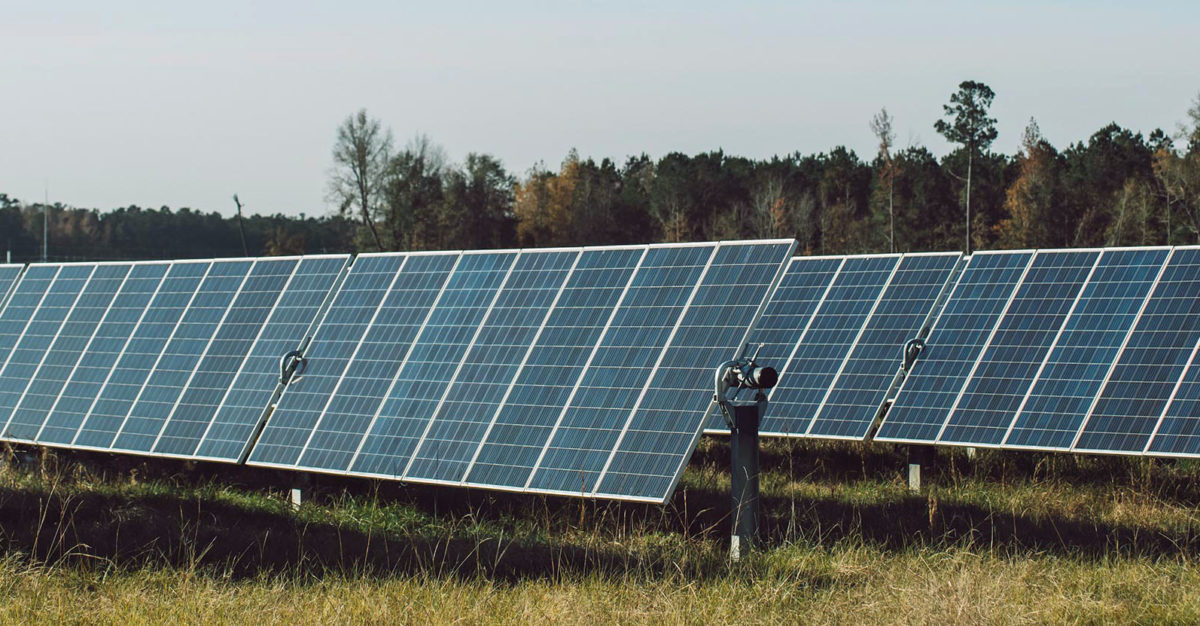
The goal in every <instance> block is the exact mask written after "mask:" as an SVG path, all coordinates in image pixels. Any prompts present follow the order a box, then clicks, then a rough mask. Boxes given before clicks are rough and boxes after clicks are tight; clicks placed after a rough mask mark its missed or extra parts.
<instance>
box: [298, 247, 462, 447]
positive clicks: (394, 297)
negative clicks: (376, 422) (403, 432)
mask: <svg viewBox="0 0 1200 626" xmlns="http://www.w3.org/2000/svg"><path fill="white" fill-rule="evenodd" d="M465 262H466V261H464V260H460V257H459V255H434V256H429V255H420V256H413V257H410V258H409V259H408V262H407V263H405V264H404V267H403V268H401V269H400V273H399V275H397V277H396V280H395V282H394V283H393V284H392V286H391V289H390V290H389V291H388V295H387V297H386V298H384V301H383V305H382V306H381V307H380V308H379V313H378V315H377V316H376V318H375V320H374V322H373V323H372V324H371V326H370V328H369V329H368V330H367V333H366V335H365V337H364V339H363V342H362V345H361V346H360V347H359V349H358V351H357V352H356V353H355V355H354V358H353V359H352V360H351V361H350V365H349V366H348V367H347V368H346V373H345V374H344V375H343V376H342V380H341V381H339V383H338V387H337V389H336V390H335V391H334V393H333V396H332V397H331V398H330V400H329V404H328V407H327V408H326V409H325V412H324V413H323V414H322V415H321V420H320V421H319V422H318V423H317V427H316V429H315V431H314V432H313V435H312V437H311V439H310V440H309V443H308V446H307V447H306V449H305V451H304V454H303V455H302V456H301V458H300V465H302V466H305V467H312V468H318V469H327V470H338V471H345V470H346V469H347V468H348V467H349V466H350V460H351V458H353V456H354V451H355V450H356V449H358V446H359V443H360V442H361V441H362V439H363V435H364V434H365V433H366V432H367V430H368V429H369V427H370V425H371V420H372V419H374V417H375V415H376V414H378V412H379V410H380V408H381V407H382V405H383V402H384V399H385V398H387V396H388V390H389V389H390V388H391V386H392V384H393V383H392V381H394V380H395V379H396V376H397V374H399V373H400V371H401V368H402V367H404V364H405V362H406V361H408V360H409V359H410V355H411V354H412V353H413V349H414V347H413V342H414V341H416V340H417V339H418V338H419V337H421V336H422V335H421V332H422V331H421V328H422V327H423V326H424V324H425V322H426V320H429V319H430V318H431V316H432V315H433V314H434V313H433V311H434V306H435V305H436V304H437V303H438V302H439V297H440V296H441V295H442V294H444V293H446V292H447V291H449V289H451V288H453V287H454V286H455V285H458V286H461V285H462V281H463V279H464V278H463V276H462V275H460V277H459V279H458V281H457V282H453V283H452V282H451V281H454V280H455V279H454V278H451V276H453V274H452V273H451V272H452V271H453V270H454V269H455V267H456V266H462V264H463V263H465ZM467 265H468V266H470V263H467ZM453 295H454V294H451V299H453Z"/></svg>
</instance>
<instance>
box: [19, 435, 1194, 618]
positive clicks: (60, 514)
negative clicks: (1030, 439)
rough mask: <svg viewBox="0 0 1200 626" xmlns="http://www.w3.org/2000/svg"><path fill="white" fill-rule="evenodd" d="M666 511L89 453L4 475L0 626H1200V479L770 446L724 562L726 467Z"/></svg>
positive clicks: (692, 481) (1190, 473)
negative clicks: (741, 540)
mask: <svg viewBox="0 0 1200 626" xmlns="http://www.w3.org/2000/svg"><path fill="white" fill-rule="evenodd" d="M723 444H724V442H722V441H720V440H706V441H704V442H703V443H702V445H701V448H700V450H699V451H698V453H697V454H696V456H695V458H694V459H693V462H692V464H691V466H690V467H689V468H688V471H687V473H686V474H685V476H684V479H683V481H682V483H681V485H680V488H679V491H678V493H677V494H676V496H675V497H674V499H673V500H672V502H671V503H670V504H668V505H667V506H664V507H658V506H646V505H629V504H619V503H605V502H588V501H579V500H572V499H565V498H543V497H535V496H520V495H504V494H497V493H490V492H483V491H468V490H457V489H428V488H419V487H404V486H400V485H397V484H394V483H388V482H372V481H360V480H344V479H335V478H328V477H323V478H318V479H315V482H314V484H313V486H312V489H311V490H310V492H309V495H310V496H311V497H310V499H309V501H308V502H306V504H305V505H304V506H303V507H301V509H300V510H299V511H292V510H291V508H290V507H289V506H288V504H287V501H286V494H287V488H288V487H289V486H290V485H289V484H288V482H287V481H288V480H290V478H291V477H290V475H289V474H285V473H276V472H264V471H257V470H252V469H247V468H236V467H228V466H221V465H207V464H205V465H198V466H190V465H187V464H183V463H177V462H165V461H148V460H139V459H134V458H129V457H115V456H105V455H88V454H70V455H65V454H60V455H55V454H52V453H39V454H40V458H39V459H38V460H37V461H36V462H33V463H30V462H24V463H17V462H16V461H15V460H14V459H12V458H11V457H10V458H8V459H7V460H6V461H5V462H3V463H0V622H5V623H29V622H34V621H38V622H48V621H49V622H65V623H72V622H84V623H94V622H128V623H135V624H136V623H158V622H181V623H214V622H215V623H241V624H245V623H247V622H252V623H263V624H265V623H281V622H282V623H293V624H303V623H311V622H327V623H339V622H347V621H378V622H386V623H392V622H416V623H424V622H465V623H478V622H488V623H493V622H500V623H529V622H546V623H589V624H592V623H626V622H657V623H698V624H699V623H726V622H744V623H777V622H801V623H847V624H859V623H895V622H900V623H933V622H937V623H947V622H951V623H979V622H997V623H1029V622H1033V623H1061V622H1154V623H1160V622H1197V621H1200V574H1198V573H1197V571H1196V568H1195V567H1193V559H1194V557H1195V556H1196V555H1197V554H1198V550H1200V518H1198V516H1197V514H1196V512H1197V503H1200V481H1198V480H1197V478H1200V466H1197V465H1196V464H1195V463H1188V462H1162V461H1158V462H1152V461H1147V460H1144V459H1125V458H1087V457H1074V456H1053V455H1037V454H1018V453H1005V454H997V453H982V454H980V455H979V456H977V457H976V458H974V459H967V457H966V456H965V455H964V454H963V453H961V452H954V453H951V452H948V451H942V452H941V455H940V457H939V459H938V462H937V465H936V467H935V468H933V470H932V471H929V470H927V472H926V485H927V489H926V490H925V491H924V492H922V493H920V494H911V493H909V492H908V490H907V488H906V485H905V483H904V482H903V481H902V475H903V470H904V468H905V463H906V459H905V457H904V456H903V452H902V451H898V450H897V449H895V448H892V447H887V446H861V445H859V446H854V445H830V444H802V443H798V442H778V441H777V442H769V443H768V444H767V445H766V447H765V449H764V454H763V467H764V469H766V470H767V473H766V474H765V475H764V477H763V481H762V482H763V491H764V494H763V495H764V507H763V512H764V519H763V529H764V543H765V545H764V546H763V548H762V549H761V550H758V551H756V552H755V553H753V554H752V555H751V556H750V558H748V559H746V560H744V561H742V562H740V563H730V562H728V560H727V558H726V551H727V544H728V533H729V526H728V509H729V506H728V502H727V497H728V482H729V476H728V472H727V471H726V467H727V463H728V456H727V452H726V450H725V447H724V445H723Z"/></svg>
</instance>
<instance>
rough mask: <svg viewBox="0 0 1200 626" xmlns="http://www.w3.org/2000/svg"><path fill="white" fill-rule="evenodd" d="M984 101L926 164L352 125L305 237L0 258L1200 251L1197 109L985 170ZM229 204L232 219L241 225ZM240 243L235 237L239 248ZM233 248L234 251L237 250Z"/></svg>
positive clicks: (158, 235) (30, 211)
mask: <svg viewBox="0 0 1200 626" xmlns="http://www.w3.org/2000/svg"><path fill="white" fill-rule="evenodd" d="M995 97H996V94H995V93H994V92H993V91H992V89H991V88H990V87H988V86H987V85H985V84H983V83H980V82H976V81H964V82H963V83H961V84H960V85H959V86H958V89H957V90H956V91H955V92H954V93H952V94H951V96H950V98H949V101H948V103H947V104H945V105H943V107H942V112H941V113H942V114H941V115H940V116H938V117H936V119H934V120H932V122H933V123H932V126H933V128H934V129H935V130H936V131H937V132H938V133H939V134H941V135H942V136H944V137H945V138H946V139H947V140H948V141H949V142H950V143H952V144H953V145H954V146H955V149H953V150H952V151H951V152H949V153H948V154H946V155H945V156H943V157H941V158H938V157H936V156H935V155H934V154H933V153H932V152H931V151H930V150H929V149H928V148H926V147H924V146H919V145H918V146H908V147H904V148H899V147H898V146H896V144H895V136H894V132H893V130H892V128H893V123H894V120H893V118H892V117H891V115H890V114H888V112H887V110H886V109H883V110H881V111H880V112H879V114H877V115H876V116H874V118H873V119H871V120H869V121H868V122H867V124H865V126H866V127H867V128H869V129H870V130H871V132H873V133H874V136H875V137H876V139H877V140H878V144H877V145H878V150H877V151H876V153H875V154H873V155H870V156H869V157H867V158H865V159H864V158H863V157H860V156H859V155H857V154H855V152H854V151H852V150H849V149H847V148H845V147H835V148H833V149H832V150H829V151H828V152H823V153H819V154H802V153H801V152H795V153H793V154H789V155H784V156H774V157H771V158H769V159H758V160H755V159H747V158H743V157H739V156H734V155H728V154H725V153H724V152H723V151H720V150H718V151H714V152H707V153H701V154H696V155H687V154H682V153H678V152H673V153H670V154H667V155H665V156H663V157H662V158H659V159H657V160H654V159H651V158H650V157H648V156H647V155H645V154H642V155H639V156H633V157H629V158H627V159H625V161H624V162H623V163H620V164H618V163H617V162H615V161H613V160H610V159H602V160H599V161H597V160H595V159H592V158H582V157H580V156H579V154H578V153H577V152H576V151H574V150H572V151H571V152H570V153H569V154H567V156H566V158H565V159H564V160H563V161H562V163H561V164H560V165H559V166H558V167H557V168H555V169H551V168H547V167H545V166H544V165H541V164H539V165H536V166H534V167H533V168H531V169H530V170H529V171H527V172H525V173H524V174H522V175H519V176H518V175H514V174H513V173H512V172H509V171H508V170H507V169H506V168H505V166H504V164H503V163H502V162H501V161H500V160H499V159H497V158H495V157H494V156H491V155H488V154H483V153H471V154H468V155H467V156H466V157H465V158H464V159H463V160H462V161H461V162H458V163H452V162H451V161H450V160H449V159H448V158H447V156H446V153H445V151H444V150H443V149H442V148H441V147H439V146H438V145H437V144H435V143H434V142H433V141H432V140H430V139H429V138H428V137H426V136H424V135H417V136H415V137H414V138H412V139H411V140H409V141H408V142H406V143H405V145H404V146H402V147H398V146H396V144H395V142H394V139H393V136H392V133H391V131H390V130H389V129H388V128H387V127H386V126H385V125H384V124H383V122H382V121H380V120H379V119H376V118H373V117H372V116H370V115H369V114H368V113H367V112H366V111H365V110H361V111H358V112H357V113H354V114H352V115H350V116H349V117H347V118H346V119H345V120H344V121H343V122H342V123H341V125H339V126H338V129H337V135H336V140H335V143H334V147H333V152H332V158H333V163H334V167H333V169H332V170H331V172H330V177H329V181H328V183H329V185H328V192H329V193H328V198H327V199H328V200H329V201H330V203H331V204H332V205H333V206H334V207H336V210H335V211H333V212H332V213H331V214H329V215H323V216H318V217H308V216H303V215H301V216H299V217H291V216H284V215H273V216H261V215H252V216H249V217H246V218H244V219H243V218H242V217H241V215H240V210H239V214H238V215H237V216H235V217H222V216H221V215H220V214H218V213H214V212H209V213H204V212H201V211H195V210H190V209H186V208H184V209H180V210H175V211H173V210H171V209H169V208H167V207H162V208H159V209H143V208H140V207H136V206H130V207H123V208H118V209H115V210H111V211H105V212H101V211H97V210H94V209H79V208H73V207H66V206H62V205H54V206H51V207H42V206H41V205H39V204H25V203H22V202H20V201H19V200H17V199H14V198H10V197H8V196H6V195H3V194H0V246H7V249H8V250H11V251H12V252H13V255H14V261H28V260H34V259H36V258H38V257H39V256H40V248H41V240H42V235H41V233H42V215H43V209H47V210H46V214H47V216H48V218H49V231H50V234H49V240H50V249H51V257H52V258H56V259H63V258H75V259H83V258H88V259H105V258H186V257H203V256H239V255H241V254H243V253H245V254H250V255H262V254H269V255H271V254H299V253H318V252H352V251H364V252H366V251H377V250H437V249H460V248H462V249H478V248H511V247H518V246H521V247H544V246H575V245H600V244H621V243H647V242H655V241H664V242H675V241H695V240H715V239H744V238H774V237H794V238H795V239H797V240H798V241H799V242H800V248H799V249H800V251H802V252H803V253H807V254H849V253H869V252H887V251H899V252H904V251H923V250H959V249H970V250H978V249H988V248H1037V247H1043V248H1051V247H1053V248H1060V247H1088V246H1121V245H1153V244H1189V243H1200V96H1198V97H1197V99H1196V100H1195V101H1194V102H1192V103H1190V108H1188V109H1187V113H1186V117H1185V121H1184V122H1183V123H1182V124H1180V125H1179V127H1178V128H1177V129H1175V130H1174V131H1172V132H1168V131H1164V130H1162V129H1155V130H1154V131H1152V132H1150V133H1149V134H1148V135H1143V134H1142V133H1140V132H1138V131H1135V130H1132V129H1127V128H1123V127H1121V126H1119V125H1118V124H1116V123H1111V124H1108V125H1106V126H1104V127H1103V128H1101V129H1099V130H1097V131H1096V132H1095V133H1093V134H1092V135H1091V136H1090V137H1088V138H1087V139H1085V140H1082V141H1078V142H1076V143H1073V144H1070V145H1068V146H1066V147H1064V148H1062V149H1061V150H1060V149H1058V148H1056V147H1054V146H1053V145H1051V144H1050V143H1049V142H1048V141H1047V140H1046V139H1045V137H1043V136H1042V134H1041V132H1040V130H1039V129H1038V125H1037V122H1036V121H1035V120H1033V119H1031V120H1029V123H1028V124H1027V126H1026V127H1025V129H1024V132H1023V134H1022V139H1021V144H1020V149H1019V150H1018V152H1017V153H1016V154H1013V155H1006V154H1002V153H999V152H996V151H994V150H992V145H993V143H994V142H995V140H996V137H997V132H996V120H995V119H994V118H992V117H990V116H989V109H990V107H991V105H992V103H993V101H994V99H995ZM240 204H241V203H240V201H238V205H239V209H240ZM243 233H244V234H243ZM243 241H244V242H245V243H244V244H243Z"/></svg>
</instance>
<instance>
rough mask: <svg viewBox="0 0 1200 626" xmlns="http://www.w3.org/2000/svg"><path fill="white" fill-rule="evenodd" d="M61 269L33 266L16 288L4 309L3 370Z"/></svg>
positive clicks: (0, 332)
mask: <svg viewBox="0 0 1200 626" xmlns="http://www.w3.org/2000/svg"><path fill="white" fill-rule="evenodd" d="M58 269H59V266H57V265H32V266H30V267H29V270H28V271H26V272H25V275H24V276H22V277H21V280H20V281H19V282H18V283H17V285H16V286H15V287H13V293H12V296H10V297H9V300H8V304H7V305H6V306H5V307H4V310H3V311H0V370H3V368H4V364H5V363H6V362H7V361H8V357H9V355H10V354H11V353H12V349H13V347H15V346H16V345H17V342H18V341H19V340H20V339H21V335H22V334H24V333H25V328H26V327H27V326H28V325H29V323H30V321H31V320H32V319H33V313H34V311H36V310H37V308H38V305H39V304H41V302H42V299H43V298H45V296H46V290H48V289H49V288H50V285H51V284H52V283H53V282H54V277H55V276H57V275H58Z"/></svg>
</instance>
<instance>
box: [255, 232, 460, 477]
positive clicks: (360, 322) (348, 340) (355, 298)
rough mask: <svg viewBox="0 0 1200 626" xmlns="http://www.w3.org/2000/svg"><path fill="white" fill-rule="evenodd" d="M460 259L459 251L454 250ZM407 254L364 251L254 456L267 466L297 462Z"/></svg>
mask: <svg viewBox="0 0 1200 626" xmlns="http://www.w3.org/2000/svg"><path fill="white" fill-rule="evenodd" d="M451 256H454V257H455V258H457V255H456V254H455V255H451ZM407 258H408V257H407V256H406V255H359V256H358V257H357V258H356V259H355V260H354V264H353V265H352V266H351V267H350V272H349V273H348V274H347V275H346V279H345V281H343V283H342V285H341V288H340V289H339V290H338V292H337V294H336V296H335V297H334V300H333V303H332V304H331V305H330V307H329V310H328V312H326V314H325V317H324V319H323V320H321V324H320V326H318V327H317V330H316V331H315V334H314V335H313V341H312V344H311V345H310V347H309V349H308V351H307V352H306V353H305V358H306V359H307V364H306V366H305V369H304V375H303V376H302V377H301V378H300V379H299V380H297V381H295V382H293V383H291V384H290V385H288V386H287V388H285V390H284V392H283V395H282V396H280V398H279V402H278V404H277V406H276V407H275V410H274V411H273V412H272V414H271V418H270V420H269V421H268V422H267V426H266V428H264V429H263V432H262V435H261V436H260V437H259V439H258V441H257V443H256V444H255V446H254V449H253V451H252V452H251V455H250V460H251V461H252V462H255V463H259V464H264V465H278V466H292V465H295V464H296V462H297V461H298V460H299V459H300V455H301V454H302V453H303V451H304V445H305V443H306V442H307V441H308V439H309V437H310V435H311V434H312V432H313V427H314V426H315V425H316V424H317V422H318V421H319V419H320V418H321V415H322V413H323V411H324V409H325V407H326V406H327V405H328V403H329V400H330V398H331V397H332V394H333V392H334V389H335V388H336V387H337V385H338V382H339V381H340V380H341V379H342V374H343V373H344V372H345V371H346V367H347V365H348V364H349V363H350V360H351V358H352V357H353V355H354V353H355V351H356V350H357V349H358V346H359V344H360V343H361V341H362V339H363V337H364V336H365V334H366V331H367V328H368V327H369V326H370V324H371V321H372V320H373V319H374V318H375V315H376V311H377V310H378V309H379V306H380V304H381V303H382V302H383V299H384V296H386V295H387V292H388V288H389V287H391V285H392V283H393V282H394V281H395V280H396V279H397V277H398V276H399V270H400V268H401V267H402V266H403V265H404V262H405V261H406V260H407Z"/></svg>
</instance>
